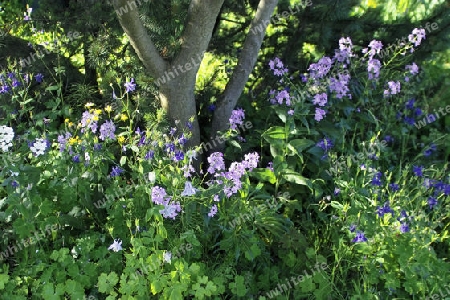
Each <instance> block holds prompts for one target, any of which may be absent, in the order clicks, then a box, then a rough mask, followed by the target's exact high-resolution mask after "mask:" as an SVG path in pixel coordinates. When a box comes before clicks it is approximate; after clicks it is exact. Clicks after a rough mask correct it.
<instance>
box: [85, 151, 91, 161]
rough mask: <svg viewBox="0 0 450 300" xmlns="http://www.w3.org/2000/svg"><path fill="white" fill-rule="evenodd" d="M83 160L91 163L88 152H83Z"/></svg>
mask: <svg viewBox="0 0 450 300" xmlns="http://www.w3.org/2000/svg"><path fill="white" fill-rule="evenodd" d="M84 160H85V161H86V162H87V163H89V162H90V161H91V157H90V156H89V153H88V152H84Z"/></svg>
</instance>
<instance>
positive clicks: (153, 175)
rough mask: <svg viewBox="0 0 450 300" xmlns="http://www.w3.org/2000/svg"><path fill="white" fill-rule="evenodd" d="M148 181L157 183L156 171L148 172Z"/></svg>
mask: <svg viewBox="0 0 450 300" xmlns="http://www.w3.org/2000/svg"><path fill="white" fill-rule="evenodd" d="M148 181H149V182H150V183H151V184H154V183H155V181H156V173H155V172H149V173H148Z"/></svg>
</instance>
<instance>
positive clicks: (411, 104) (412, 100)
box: [405, 99, 416, 110]
mask: <svg viewBox="0 0 450 300" xmlns="http://www.w3.org/2000/svg"><path fill="white" fill-rule="evenodd" d="M414 102H416V100H414V99H411V100H409V101H408V102H406V104H405V106H406V108H407V109H411V110H412V109H414Z"/></svg>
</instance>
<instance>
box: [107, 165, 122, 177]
mask: <svg viewBox="0 0 450 300" xmlns="http://www.w3.org/2000/svg"><path fill="white" fill-rule="evenodd" d="M123 172H124V171H123V170H122V169H121V168H120V167H118V166H114V167H113V168H112V171H111V173H110V174H109V175H110V176H111V177H115V176H120V174H122V173H123Z"/></svg>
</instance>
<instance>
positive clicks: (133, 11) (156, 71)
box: [113, 0, 168, 78]
mask: <svg viewBox="0 0 450 300" xmlns="http://www.w3.org/2000/svg"><path fill="white" fill-rule="evenodd" d="M140 2H141V1H140V0H136V1H132V0H116V1H113V6H114V10H115V11H116V14H117V17H118V19H119V22H120V25H121V26H122V28H123V30H124V31H125V33H126V34H127V36H128V38H129V39H130V43H131V45H132V46H133V48H134V50H135V51H136V54H137V55H138V57H139V59H140V60H141V61H142V63H143V64H144V66H145V67H146V68H147V70H148V71H149V72H150V75H152V76H153V77H155V78H158V77H161V76H163V74H164V71H165V70H166V68H167V67H168V63H167V62H166V61H165V60H164V59H163V58H162V57H161V55H160V54H159V52H158V49H156V47H155V44H154V43H153V41H152V40H151V38H150V36H149V35H148V33H147V31H146V29H145V27H144V24H142V21H141V19H140V18H139V10H138V7H137V5H138V3H140Z"/></svg>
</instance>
